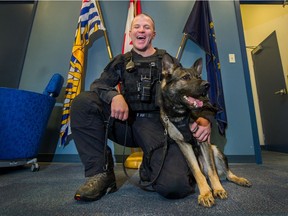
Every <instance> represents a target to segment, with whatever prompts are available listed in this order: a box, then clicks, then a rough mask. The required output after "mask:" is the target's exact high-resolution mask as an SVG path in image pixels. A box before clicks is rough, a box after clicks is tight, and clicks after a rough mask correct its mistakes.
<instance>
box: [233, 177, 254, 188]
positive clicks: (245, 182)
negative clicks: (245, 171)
mask: <svg viewBox="0 0 288 216" xmlns="http://www.w3.org/2000/svg"><path fill="white" fill-rule="evenodd" d="M234 183H236V184H238V185H240V186H243V187H251V186H252V184H251V182H250V181H248V180H247V179H245V178H243V177H238V178H237V179H236V180H235V181H234Z"/></svg>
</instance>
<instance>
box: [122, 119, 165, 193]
mask: <svg viewBox="0 0 288 216" xmlns="http://www.w3.org/2000/svg"><path fill="white" fill-rule="evenodd" d="M127 128H128V123H127V121H126V130H125V141H124V148H123V155H122V156H123V157H122V167H123V170H124V173H125V175H126V177H127V178H128V181H129V182H130V183H131V184H133V185H135V186H137V187H139V188H141V189H142V190H145V191H148V192H155V190H154V189H149V188H148V187H150V186H152V185H153V184H154V183H155V182H156V180H157V179H158V177H159V176H160V173H161V171H162V168H163V166H164V162H165V158H166V154H167V149H168V142H167V135H168V134H167V130H166V129H165V131H164V136H165V142H164V146H163V155H162V161H161V165H160V168H159V170H158V172H157V175H156V176H155V177H154V179H153V180H152V181H150V182H147V183H143V182H142V183H141V179H140V181H139V182H140V183H137V182H133V181H132V180H131V177H130V176H129V175H128V173H127V170H126V167H125V160H124V154H125V148H126V139H127Z"/></svg>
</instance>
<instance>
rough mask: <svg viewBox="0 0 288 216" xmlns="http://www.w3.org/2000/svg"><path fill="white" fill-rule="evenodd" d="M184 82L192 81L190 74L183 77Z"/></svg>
mask: <svg viewBox="0 0 288 216" xmlns="http://www.w3.org/2000/svg"><path fill="white" fill-rule="evenodd" d="M181 79H182V80H190V79H191V76H190V74H186V75H185V76H183V77H181Z"/></svg>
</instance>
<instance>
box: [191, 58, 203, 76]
mask: <svg viewBox="0 0 288 216" xmlns="http://www.w3.org/2000/svg"><path fill="white" fill-rule="evenodd" d="M202 62H203V61H202V58H199V59H197V60H196V61H195V62H194V64H193V66H192V67H193V68H194V69H195V70H196V71H197V73H198V74H199V75H201V74H202V67H203V64H202Z"/></svg>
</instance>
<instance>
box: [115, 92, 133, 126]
mask: <svg viewBox="0 0 288 216" xmlns="http://www.w3.org/2000/svg"><path fill="white" fill-rule="evenodd" d="M128 115H129V108H128V105H127V103H126V101H125V99H124V97H123V96H122V95H116V96H115V97H113V98H112V101H111V117H113V118H115V119H119V120H122V121H125V120H127V118H128Z"/></svg>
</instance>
